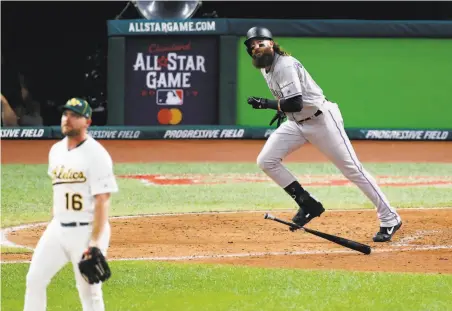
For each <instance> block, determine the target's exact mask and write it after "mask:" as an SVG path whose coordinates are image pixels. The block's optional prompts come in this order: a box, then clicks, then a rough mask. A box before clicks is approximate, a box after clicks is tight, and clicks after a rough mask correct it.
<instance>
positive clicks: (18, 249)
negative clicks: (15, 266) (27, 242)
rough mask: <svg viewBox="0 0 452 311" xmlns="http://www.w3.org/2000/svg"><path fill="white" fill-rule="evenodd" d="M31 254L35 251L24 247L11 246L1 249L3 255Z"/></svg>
mask: <svg viewBox="0 0 452 311" xmlns="http://www.w3.org/2000/svg"><path fill="white" fill-rule="evenodd" d="M31 252H33V251H32V250H30V249H27V248H23V247H10V246H2V247H1V253H2V254H28V253H31Z"/></svg>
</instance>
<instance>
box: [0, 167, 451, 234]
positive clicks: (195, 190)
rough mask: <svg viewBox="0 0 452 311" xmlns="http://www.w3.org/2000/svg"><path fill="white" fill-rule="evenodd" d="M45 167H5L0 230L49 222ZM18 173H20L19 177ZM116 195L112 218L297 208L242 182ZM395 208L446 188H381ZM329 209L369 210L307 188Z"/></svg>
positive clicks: (270, 186)
mask: <svg viewBox="0 0 452 311" xmlns="http://www.w3.org/2000/svg"><path fill="white" fill-rule="evenodd" d="M288 167H289V168H290V169H291V170H292V171H293V172H294V173H295V174H297V175H298V174H320V175H328V174H340V173H339V171H338V170H337V169H336V168H335V167H334V166H333V165H331V164H328V163H326V164H323V163H315V164H314V163H303V164H294V163H290V164H288ZM365 167H366V168H367V169H368V170H369V171H370V172H371V173H372V174H374V175H377V174H378V175H399V176H415V175H420V176H422V175H423V176H452V165H451V164H372V163H368V164H366V165H365ZM46 170H47V166H46V165H33V166H31V165H3V166H2V180H3V181H5V180H8V182H7V183H6V182H3V183H2V189H1V191H2V220H1V223H2V226H12V225H17V224H20V223H24V222H35V221H48V220H49V219H50V216H49V215H50V213H51V209H52V201H51V200H52V192H51V191H52V189H51V186H50V180H49V178H48V177H47V175H46ZM115 170H116V174H118V175H123V174H156V173H159V174H165V173H172V174H175V173H199V174H224V173H261V172H260V170H259V169H258V168H257V166H256V165H255V164H253V163H238V164H218V163H196V164H186V163H185V164H171V163H170V164H145V163H143V164H117V165H116V166H115ZM18 172H20V173H18ZM118 182H119V186H120V192H119V193H118V194H116V195H115V196H114V197H113V201H112V203H113V204H112V211H111V213H112V215H130V214H143V213H146V214H148V213H163V212H165V213H168V212H171V213H172V212H189V211H191V212H201V211H224V210H266V211H271V210H279V209H292V208H295V206H294V203H293V201H292V199H291V198H290V197H289V196H287V194H286V193H285V192H284V191H283V190H282V189H280V188H279V187H277V186H276V185H275V184H274V183H272V182H269V183H264V184H262V183H244V184H232V183H231V184H224V185H197V186H171V187H145V186H144V185H143V184H142V183H141V182H139V181H137V180H125V179H118ZM382 188H383V191H384V192H385V193H386V194H387V196H388V198H389V200H390V201H391V203H392V204H393V205H394V206H397V207H419V206H422V207H448V206H452V191H450V190H451V189H450V188H433V187H403V188H400V187H398V188H392V187H382ZM308 189H309V190H310V191H311V192H312V193H313V194H314V195H315V196H316V197H317V198H318V199H320V200H321V201H322V202H323V203H324V206H325V207H326V208H327V209H360V208H372V204H371V203H370V201H369V200H368V199H367V197H365V196H364V195H363V194H362V193H361V191H360V190H359V189H358V188H357V187H355V186H352V187H308Z"/></svg>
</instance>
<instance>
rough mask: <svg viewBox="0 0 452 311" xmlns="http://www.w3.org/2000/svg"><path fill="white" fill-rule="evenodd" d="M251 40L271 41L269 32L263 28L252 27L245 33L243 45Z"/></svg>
mask: <svg viewBox="0 0 452 311" xmlns="http://www.w3.org/2000/svg"><path fill="white" fill-rule="evenodd" d="M253 39H264V40H273V38H272V33H271V32H270V30H268V29H267V28H264V27H253V28H251V29H250V30H248V32H247V33H246V40H245V45H246V46H248V43H249V42H250V41H251V40H253Z"/></svg>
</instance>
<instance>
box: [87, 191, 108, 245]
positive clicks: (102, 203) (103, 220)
mask: <svg viewBox="0 0 452 311" xmlns="http://www.w3.org/2000/svg"><path fill="white" fill-rule="evenodd" d="M109 208H110V193H100V194H97V195H95V196H94V221H93V231H92V233H91V240H90V242H89V245H88V246H89V247H91V246H95V247H99V246H98V241H99V239H100V236H101V234H102V232H104V229H105V225H106V224H107V222H108V210H109Z"/></svg>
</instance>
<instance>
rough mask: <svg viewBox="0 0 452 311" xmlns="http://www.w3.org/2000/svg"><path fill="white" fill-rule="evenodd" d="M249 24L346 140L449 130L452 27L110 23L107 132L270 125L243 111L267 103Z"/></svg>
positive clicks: (264, 116)
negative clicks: (295, 70)
mask: <svg viewBox="0 0 452 311" xmlns="http://www.w3.org/2000/svg"><path fill="white" fill-rule="evenodd" d="M253 26H264V27H268V28H269V29H271V31H272V33H273V35H274V37H275V39H276V41H278V42H279V43H280V44H281V45H282V46H283V48H285V49H287V50H288V51H289V52H291V53H292V54H293V55H294V56H295V57H297V58H299V59H300V61H301V62H302V63H303V65H304V66H305V67H306V68H307V69H308V71H309V72H310V73H311V75H312V76H313V77H314V78H315V80H316V81H317V82H318V83H319V84H320V86H321V87H322V88H323V90H324V93H325V95H326V96H327V98H328V99H329V100H331V101H334V102H336V103H338V104H339V106H340V108H341V110H342V113H343V116H344V121H345V127H346V128H347V130H348V131H349V133H351V135H350V136H351V138H352V139H356V138H354V137H362V136H363V134H362V133H365V135H364V136H365V137H371V136H373V135H370V134H368V133H377V134H378V135H376V136H386V135H389V136H391V137H392V136H394V137H395V136H398V135H399V134H398V133H405V134H400V135H401V136H402V137H405V136H404V135H408V136H409V135H412V134H406V133H408V132H391V133H389V134H388V132H370V131H369V130H381V131H384V130H388V129H390V130H395V131H403V130H406V129H408V130H417V131H424V130H435V129H452V105H451V104H452V102H451V98H452V79H450V76H449V75H450V72H452V57H450V51H452V22H450V21H444V22H437V21H351V20H253V19H193V20H184V21H147V20H114V21H108V35H109V52H108V56H109V57H108V105H109V109H108V125H110V126H123V125H127V126H134V127H136V126H163V127H166V126H170V127H171V126H214V127H215V126H239V127H258V128H262V127H267V126H268V122H269V120H270V119H271V118H272V116H273V114H274V112H271V111H256V110H253V109H251V107H250V106H249V105H248V104H247V103H246V98H247V97H248V96H263V97H271V94H270V92H269V90H268V88H267V86H266V84H265V81H264V79H263V78H262V76H261V75H260V73H259V72H258V71H257V70H256V69H254V68H253V67H252V65H251V62H250V58H249V56H248V54H247V53H246V51H245V47H244V45H243V40H244V37H243V36H244V34H246V31H247V30H248V29H249V28H251V27H253ZM175 98H176V99H175ZM355 129H359V130H355ZM159 131H160V132H164V131H165V129H164V128H162V129H159ZM354 133H361V134H359V135H358V134H354ZM382 133H385V134H382ZM250 135H251V134H250ZM419 135H420V134H419ZM419 135H418V134H416V135H415V136H416V137H418V136H419ZM251 136H253V135H251ZM258 136H259V135H258ZM421 136H422V135H421Z"/></svg>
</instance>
